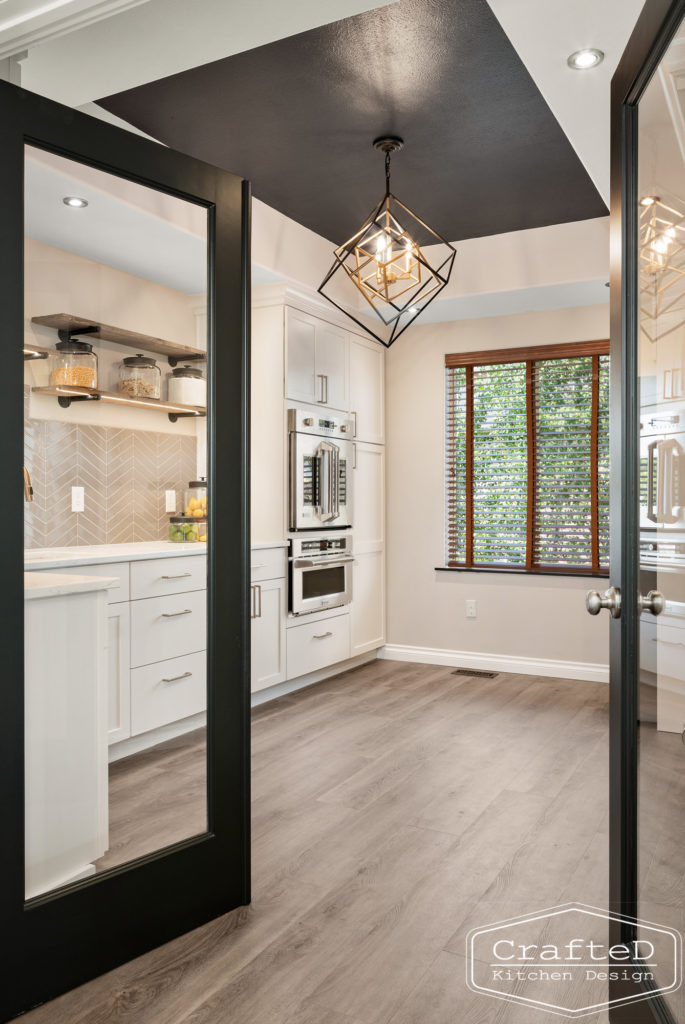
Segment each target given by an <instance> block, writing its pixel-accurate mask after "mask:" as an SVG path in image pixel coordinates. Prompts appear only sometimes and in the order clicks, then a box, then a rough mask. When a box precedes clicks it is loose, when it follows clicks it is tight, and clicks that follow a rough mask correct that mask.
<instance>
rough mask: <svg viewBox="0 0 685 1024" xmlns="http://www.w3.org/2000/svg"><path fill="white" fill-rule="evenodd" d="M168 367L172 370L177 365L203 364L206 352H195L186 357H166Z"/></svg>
mask: <svg viewBox="0 0 685 1024" xmlns="http://www.w3.org/2000/svg"><path fill="white" fill-rule="evenodd" d="M167 359H168V361H169V366H170V367H171V368H172V369H173V368H174V366H178V364H179V363H204V362H206V360H207V353H206V352H197V353H195V354H191V355H188V356H167Z"/></svg>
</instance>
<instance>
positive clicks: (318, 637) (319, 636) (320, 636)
mask: <svg viewBox="0 0 685 1024" xmlns="http://www.w3.org/2000/svg"><path fill="white" fill-rule="evenodd" d="M327 636H333V634H332V633H330V632H329V633H315V634H314V636H313V637H312V640H325V639H326V637H327Z"/></svg>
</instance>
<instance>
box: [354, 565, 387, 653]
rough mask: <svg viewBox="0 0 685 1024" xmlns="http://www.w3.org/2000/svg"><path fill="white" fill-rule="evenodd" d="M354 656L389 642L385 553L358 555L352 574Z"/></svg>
mask: <svg viewBox="0 0 685 1024" xmlns="http://www.w3.org/2000/svg"><path fill="white" fill-rule="evenodd" d="M351 615H352V656H353V657H354V655H356V654H364V653H365V652H366V651H373V650H375V649H376V648H377V647H382V646H383V644H384V643H385V556H384V554H383V552H382V551H373V552H370V553H369V554H365V555H357V558H356V560H355V564H354V566H353V575H352V607H351Z"/></svg>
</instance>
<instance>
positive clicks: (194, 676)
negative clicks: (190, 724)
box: [131, 651, 207, 736]
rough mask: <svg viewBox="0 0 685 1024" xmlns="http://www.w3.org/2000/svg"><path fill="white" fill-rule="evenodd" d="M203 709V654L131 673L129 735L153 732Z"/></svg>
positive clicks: (204, 705) (204, 658)
mask: <svg viewBox="0 0 685 1024" xmlns="http://www.w3.org/2000/svg"><path fill="white" fill-rule="evenodd" d="M206 707H207V659H206V657H205V652H204V651H202V652H200V653H199V654H186V655H184V656H183V657H181V658H172V659H171V660H170V661H160V662H158V663H156V664H155V665H146V666H145V667H144V668H136V669H134V670H133V672H132V673H131V734H132V735H133V736H138V735H139V734H140V733H141V732H148V731H149V730H150V729H157V728H159V726H161V725H168V724H169V723H170V722H177V721H179V720H180V719H182V718H189V717H190V715H196V714H198V713H199V712H201V711H204V710H205V709H206Z"/></svg>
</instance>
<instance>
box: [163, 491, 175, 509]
mask: <svg viewBox="0 0 685 1024" xmlns="http://www.w3.org/2000/svg"><path fill="white" fill-rule="evenodd" d="M164 498H165V500H166V511H167V512H175V511H176V491H165V492H164Z"/></svg>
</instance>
